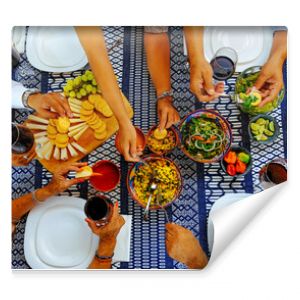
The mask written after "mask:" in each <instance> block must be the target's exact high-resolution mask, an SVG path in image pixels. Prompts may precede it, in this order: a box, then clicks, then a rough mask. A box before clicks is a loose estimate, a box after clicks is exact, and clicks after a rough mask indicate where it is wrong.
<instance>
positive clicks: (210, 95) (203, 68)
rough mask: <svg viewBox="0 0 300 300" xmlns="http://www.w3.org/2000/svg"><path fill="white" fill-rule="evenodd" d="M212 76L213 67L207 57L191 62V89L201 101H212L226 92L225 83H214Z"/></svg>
mask: <svg viewBox="0 0 300 300" xmlns="http://www.w3.org/2000/svg"><path fill="white" fill-rule="evenodd" d="M212 76H213V70H212V67H211V65H210V64H209V63H208V62H207V61H206V60H205V59H203V60H200V61H197V62H194V63H193V64H191V72H190V90H191V92H192V93H193V94H194V95H195V96H196V97H197V98H198V100H199V101H202V102H209V101H212V100H214V99H216V98H218V97H219V96H220V95H221V94H222V93H223V92H224V83H223V82H218V83H217V84H215V85H214V84H213V77H212Z"/></svg>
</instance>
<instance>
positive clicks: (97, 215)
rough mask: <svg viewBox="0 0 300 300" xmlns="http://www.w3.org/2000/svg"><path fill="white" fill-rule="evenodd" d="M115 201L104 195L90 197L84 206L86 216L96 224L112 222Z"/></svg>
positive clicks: (102, 224)
mask: <svg viewBox="0 0 300 300" xmlns="http://www.w3.org/2000/svg"><path fill="white" fill-rule="evenodd" d="M113 208H114V204H113V202H112V201H111V200H110V199H108V198H107V197H104V196H102V195H97V196H94V197H92V198H90V199H88V200H87V201H86V203H85V206H84V212H85V214H86V216H87V217H88V218H89V219H91V220H93V221H95V224H96V226H98V227H101V226H104V225H106V224H107V223H109V222H110V220H111V217H112V214H113Z"/></svg>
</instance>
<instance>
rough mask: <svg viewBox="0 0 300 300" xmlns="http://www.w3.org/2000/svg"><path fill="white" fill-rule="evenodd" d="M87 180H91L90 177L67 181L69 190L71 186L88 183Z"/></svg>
mask: <svg viewBox="0 0 300 300" xmlns="http://www.w3.org/2000/svg"><path fill="white" fill-rule="evenodd" d="M87 179H89V177H80V178H73V179H68V180H66V181H67V188H69V187H70V186H72V185H74V184H78V183H82V182H84V181H86V180H87Z"/></svg>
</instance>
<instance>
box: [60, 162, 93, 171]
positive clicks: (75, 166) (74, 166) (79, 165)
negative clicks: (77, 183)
mask: <svg viewBox="0 0 300 300" xmlns="http://www.w3.org/2000/svg"><path fill="white" fill-rule="evenodd" d="M87 165H88V163H87V162H81V163H74V164H71V165H69V166H68V167H67V168H66V169H65V173H67V172H69V171H75V172H79V171H81V170H82V167H85V166H87Z"/></svg>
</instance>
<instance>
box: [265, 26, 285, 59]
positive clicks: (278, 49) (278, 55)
mask: <svg viewBox="0 0 300 300" xmlns="http://www.w3.org/2000/svg"><path fill="white" fill-rule="evenodd" d="M286 57H287V32H286V31H277V32H275V34H274V38H273V45H272V50H271V53H270V57H269V59H273V58H275V59H277V60H280V62H281V63H282V64H283V62H284V61H285V59H286Z"/></svg>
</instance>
